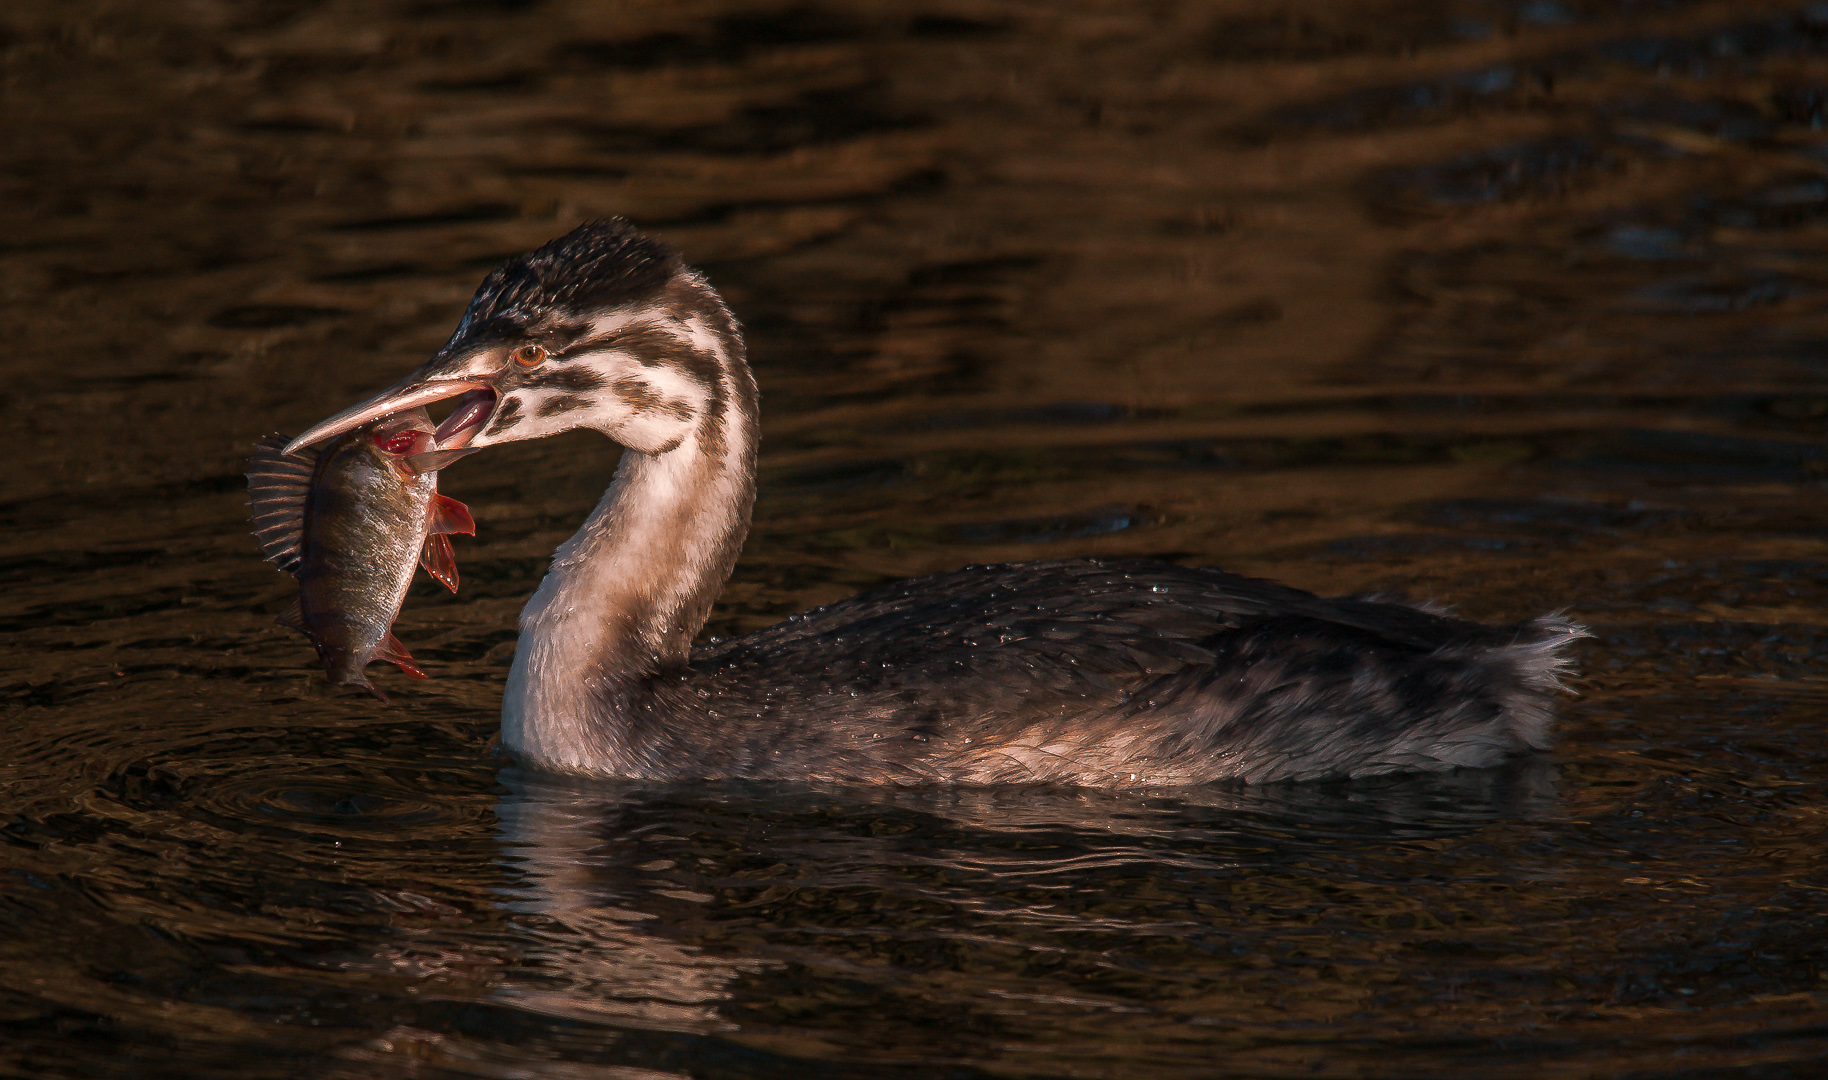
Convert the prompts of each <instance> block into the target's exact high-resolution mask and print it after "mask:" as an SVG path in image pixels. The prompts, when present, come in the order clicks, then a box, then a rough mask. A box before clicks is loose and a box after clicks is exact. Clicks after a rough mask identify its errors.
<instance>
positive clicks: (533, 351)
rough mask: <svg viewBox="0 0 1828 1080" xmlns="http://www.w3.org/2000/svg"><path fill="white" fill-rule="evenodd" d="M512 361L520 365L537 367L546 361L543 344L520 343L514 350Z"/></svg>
mask: <svg viewBox="0 0 1828 1080" xmlns="http://www.w3.org/2000/svg"><path fill="white" fill-rule="evenodd" d="M514 362H515V363H517V364H519V365H520V366H521V367H538V366H539V365H541V364H543V363H545V362H546V347H545V346H544V345H522V346H521V347H520V348H518V349H515V350H514Z"/></svg>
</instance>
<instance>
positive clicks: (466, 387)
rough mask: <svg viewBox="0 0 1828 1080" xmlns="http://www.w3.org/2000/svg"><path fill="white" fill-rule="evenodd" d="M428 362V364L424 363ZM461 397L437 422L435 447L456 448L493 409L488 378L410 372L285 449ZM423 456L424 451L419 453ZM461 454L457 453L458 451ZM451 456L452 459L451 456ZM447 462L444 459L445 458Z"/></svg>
mask: <svg viewBox="0 0 1828 1080" xmlns="http://www.w3.org/2000/svg"><path fill="white" fill-rule="evenodd" d="M428 366H429V365H428ZM449 398H461V399H462V400H460V401H458V403H457V408H456V409H455V410H453V411H452V413H451V415H450V416H448V417H446V418H445V420H444V422H443V423H441V424H439V425H438V433H437V436H436V437H437V440H438V451H434V452H442V451H448V450H456V449H460V448H463V447H466V446H468V445H469V441H470V439H471V438H473V437H474V436H475V434H476V433H477V432H478V431H480V430H481V429H482V425H483V424H485V423H487V422H488V420H489V415H490V414H491V413H493V412H494V411H495V401H496V393H495V388H494V386H493V384H492V383H491V381H490V380H487V379H479V378H475V377H467V378H438V377H436V376H432V377H429V378H428V377H425V376H423V375H421V374H420V373H419V372H414V373H413V374H411V375H408V376H407V377H406V378H404V379H401V380H400V381H399V382H397V383H395V384H394V385H392V386H390V387H388V388H387V389H385V390H383V391H381V392H380V393H378V394H376V395H375V396H374V397H371V398H369V399H368V400H367V401H364V402H362V403H361V404H359V405H351V406H350V407H349V408H347V409H344V410H343V411H342V412H340V413H337V414H336V415H335V416H332V417H331V418H329V419H328V420H324V421H322V422H320V423H318V424H315V425H313V426H312V427H310V428H308V429H306V431H305V433H304V434H302V435H300V436H299V437H298V438H296V439H293V440H292V441H291V442H289V443H287V444H286V450H285V452H286V453H288V454H294V453H297V452H298V451H299V450H302V449H304V448H305V447H307V446H311V445H313V444H315V443H320V442H323V441H324V440H326V439H334V438H336V437H337V436H338V435H341V434H343V433H344V432H346V431H353V430H354V429H356V428H359V427H361V426H362V425H363V424H366V423H369V422H370V421H374V420H379V419H380V418H381V417H383V416H388V415H390V414H392V413H397V412H399V411H401V410H402V409H411V408H415V407H417V406H420V405H430V404H431V403H432V402H434V401H444V400H447V399H449ZM421 456H424V455H421ZM458 456H461V455H458ZM451 460H455V457H453V458H452V459H451ZM447 464H448V462H447Z"/></svg>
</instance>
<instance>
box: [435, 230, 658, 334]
mask: <svg viewBox="0 0 1828 1080" xmlns="http://www.w3.org/2000/svg"><path fill="white" fill-rule="evenodd" d="M680 268H681V265H680V261H679V256H678V254H676V253H675V252H674V251H673V250H672V249H671V248H669V247H667V246H666V245H665V244H663V243H661V242H660V241H658V240H654V239H652V238H650V237H647V236H643V235H642V234H641V233H639V232H637V231H635V227H634V226H633V225H630V224H629V223H628V222H627V221H625V220H623V219H621V218H605V219H602V220H599V221H592V222H588V223H586V224H583V225H580V226H578V227H577V228H575V229H573V230H571V231H570V232H568V233H566V234H565V235H564V236H561V237H559V238H558V239H556V240H552V241H549V242H547V243H546V244H544V245H542V246H541V247H539V248H538V249H536V250H534V251H531V252H528V253H527V254H525V255H517V256H515V257H514V258H512V259H509V260H508V261H507V262H505V263H503V264H501V265H500V266H498V267H496V268H495V269H494V270H492V271H490V273H489V276H488V277H486V278H484V279H483V280H482V284H481V285H480V286H478V287H477V289H476V295H475V296H474V297H472V298H471V300H470V306H469V310H467V311H465V312H464V315H463V322H462V323H461V324H460V325H459V326H458V328H457V334H456V336H455V337H454V338H453V339H452V340H453V341H457V340H460V339H463V338H466V337H475V336H478V335H482V334H488V333H490V329H489V325H490V324H492V323H496V324H499V323H504V322H505V323H508V324H510V325H511V326H512V327H514V328H515V329H518V330H525V329H528V328H530V327H532V326H533V325H535V324H536V323H538V322H539V321H541V319H542V318H544V317H548V316H551V315H553V314H557V313H565V314H573V315H582V314H587V313H590V312H594V311H602V310H605V309H608V308H614V307H620V306H623V305H626V304H631V303H636V302H639V301H641V300H645V299H648V298H649V297H651V296H653V295H654V294H655V293H657V292H659V291H660V290H661V289H662V288H664V287H665V286H666V283H667V282H668V281H670V280H672V278H673V276H674V275H675V274H676V273H678V272H679V271H680ZM503 329H506V328H503Z"/></svg>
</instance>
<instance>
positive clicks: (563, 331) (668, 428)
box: [287, 219, 746, 467]
mask: <svg viewBox="0 0 1828 1080" xmlns="http://www.w3.org/2000/svg"><path fill="white" fill-rule="evenodd" d="M742 354H743V344H742V336H741V334H740V332H739V331H738V329H737V326H736V322H735V320H734V319H733V318H732V317H731V315H730V313H729V311H728V309H726V308H725V307H724V305H723V301H722V300H720V299H719V298H718V296H717V293H716V292H714V291H713V290H712V289H711V287H710V286H709V285H708V284H706V283H705V280H704V279H703V278H702V277H701V276H699V275H698V273H697V272H695V271H693V270H691V269H689V268H688V267H686V266H685V265H684V264H683V263H681V262H680V260H679V257H678V255H676V254H675V253H674V252H673V251H672V250H671V249H669V248H668V247H666V246H665V245H664V244H661V243H660V242H658V241H656V240H653V239H650V238H648V237H646V236H643V235H642V234H640V233H639V232H636V231H635V229H634V228H633V227H632V226H631V225H629V224H628V223H627V222H626V221H622V220H620V219H610V220H604V221H594V222H591V223H589V224H586V225H582V226H579V227H578V228H576V229H574V230H572V231H571V232H570V233H567V234H566V235H564V236H561V237H559V238H558V239H556V240H553V241H551V242H550V243H547V244H546V245H544V246H543V247H541V248H539V249H538V250H535V251H532V252H529V253H528V254H525V255H519V256H516V257H515V258H513V259H510V260H508V261H507V262H506V263H504V264H502V265H501V266H500V267H498V268H496V269H495V270H494V271H493V272H492V273H490V274H489V276H488V277H486V278H484V279H483V282H482V285H481V286H479V287H478V288H477V290H476V295H475V296H474V297H473V298H472V299H471V300H470V306H469V308H468V309H467V310H466V311H465V312H464V315H463V320H462V321H461V322H460V323H458V325H457V330H456V332H455V333H453V334H452V335H451V339H450V341H448V342H446V343H445V345H444V347H443V348H441V349H439V350H438V352H437V354H436V355H434V356H433V357H432V358H431V359H430V360H428V361H426V362H425V364H423V365H422V366H421V367H420V368H419V369H418V370H417V371H415V372H413V373H412V374H411V375H408V376H407V377H406V378H404V379H402V380H400V381H399V382H398V383H395V384H394V385H393V386H391V387H389V388H387V389H386V390H383V391H382V392H381V393H379V394H376V395H375V396H374V397H372V398H369V399H368V400H367V401H364V402H362V403H360V404H358V405H355V406H352V407H351V408H348V409H345V410H344V411H342V412H340V413H338V414H337V415H335V416H332V417H330V418H329V419H328V420H325V421H323V422H322V423H320V424H317V425H316V426H314V427H312V428H311V429H309V430H308V431H306V432H305V433H304V434H302V435H300V436H299V437H298V438H296V439H294V440H293V441H292V443H291V444H290V445H289V446H288V447H287V452H288V453H290V452H294V451H296V450H298V449H299V448H301V447H304V446H309V445H311V444H313V443H317V442H322V441H323V440H325V439H329V438H332V437H334V436H336V435H339V434H341V433H343V432H345V431H348V430H350V429H351V428H354V427H358V426H360V425H362V424H365V423H367V422H369V421H371V420H373V419H375V418H377V417H380V416H386V415H388V414H390V413H395V412H399V411H401V410H403V409H409V408H412V407H414V406H418V405H425V404H428V403H430V402H434V401H442V400H446V399H449V398H458V399H459V401H458V403H457V407H456V409H455V410H454V411H453V412H452V413H451V415H450V416H449V417H448V418H447V419H446V420H445V421H444V422H443V423H442V424H440V425H439V427H438V433H437V439H438V446H439V448H440V449H439V451H437V452H434V454H431V455H426V456H427V457H428V458H431V459H432V461H430V462H425V463H423V464H431V465H432V467H442V465H443V464H447V463H448V462H449V461H450V460H454V459H455V458H456V457H458V456H461V454H462V453H467V452H468V451H470V450H474V449H480V448H482V447H485V446H493V445H496V444H499V443H508V442H518V441H520V440H522V439H539V438H544V437H546V436H548V435H556V434H558V433H560V432H563V431H569V430H571V429H572V428H579V427H584V428H592V429H595V430H598V431H601V432H603V433H604V434H605V435H608V436H609V437H610V438H612V439H614V440H615V441H616V442H618V443H621V444H622V445H623V446H625V447H628V448H629V449H632V450H639V451H644V452H647V453H664V452H666V451H668V450H671V449H673V448H674V447H677V446H678V445H679V444H680V443H681V442H682V441H684V440H685V439H686V438H687V437H688V436H689V435H690V434H691V433H692V432H693V431H694V430H696V429H698V427H699V426H700V424H701V422H702V421H704V420H705V419H707V417H714V416H715V415H716V414H719V413H721V411H722V409H723V408H724V405H725V403H726V402H727V400H728V399H729V397H730V396H731V394H730V391H731V390H732V389H733V388H732V387H731V386H730V385H729V383H730V380H731V379H733V378H736V377H739V376H738V375H737V374H736V373H735V372H733V371H732V370H731V368H732V366H733V365H739V364H740V362H741V360H742ZM740 377H744V378H746V372H745V373H742V375H741V376H740Z"/></svg>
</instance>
